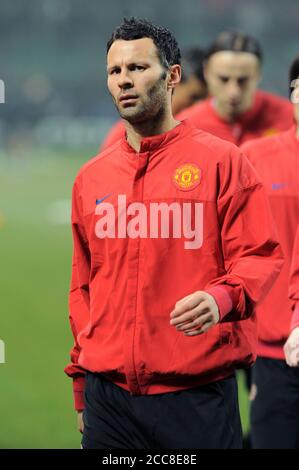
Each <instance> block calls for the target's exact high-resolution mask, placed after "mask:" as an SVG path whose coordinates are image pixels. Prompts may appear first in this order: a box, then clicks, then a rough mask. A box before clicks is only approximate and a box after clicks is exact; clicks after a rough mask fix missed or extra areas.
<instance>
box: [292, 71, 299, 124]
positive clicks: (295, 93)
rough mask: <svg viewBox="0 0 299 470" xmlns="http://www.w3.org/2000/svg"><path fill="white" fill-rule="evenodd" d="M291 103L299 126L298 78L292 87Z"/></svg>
mask: <svg viewBox="0 0 299 470" xmlns="http://www.w3.org/2000/svg"><path fill="white" fill-rule="evenodd" d="M291 100H292V103H293V105H294V117H295V121H296V123H297V125H298V126H299V77H298V78H297V79H296V80H294V82H293V86H292V99H291Z"/></svg>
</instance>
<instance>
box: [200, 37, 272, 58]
mask: <svg viewBox="0 0 299 470" xmlns="http://www.w3.org/2000/svg"><path fill="white" fill-rule="evenodd" d="M222 51H232V52H249V53H250V54H253V55H255V56H256V57H257V58H258V59H259V61H260V62H262V61H263V50H262V47H261V45H260V43H259V42H258V40H257V39H255V38H254V37H253V36H250V35H248V34H244V33H241V32H237V31H223V32H222V33H220V34H219V35H218V36H217V38H216V39H215V41H214V42H213V43H212V44H211V45H210V47H209V48H208V50H207V54H206V58H207V59H209V58H210V57H211V55H213V54H215V53H216V52H222Z"/></svg>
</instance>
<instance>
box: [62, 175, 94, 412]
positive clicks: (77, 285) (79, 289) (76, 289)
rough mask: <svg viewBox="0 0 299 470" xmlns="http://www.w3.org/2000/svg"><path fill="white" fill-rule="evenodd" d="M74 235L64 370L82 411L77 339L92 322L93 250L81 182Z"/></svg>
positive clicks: (82, 377) (82, 378)
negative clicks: (68, 345) (69, 346)
mask: <svg viewBox="0 0 299 470" xmlns="http://www.w3.org/2000/svg"><path fill="white" fill-rule="evenodd" d="M72 234H73V260H72V274H71V285H70V291H69V320H70V325H71V330H72V333H73V337H74V345H73V348H72V349H71V354H70V358H71V362H70V364H69V365H68V366H67V367H66V368H65V369H64V371H65V373H66V374H67V375H68V376H69V377H71V378H72V379H73V394H74V405H75V409H76V410H78V411H79V410H83V409H84V399H83V397H84V384H85V371H84V369H83V368H82V367H81V366H80V365H79V364H78V358H79V354H80V344H79V341H78V339H79V335H80V332H81V331H82V330H83V328H84V327H85V326H86V325H87V323H88V321H89V273H90V252H89V246H88V240H87V237H86V233H85V229H84V222H83V215H82V208H81V202H80V194H79V191H78V181H76V182H75V184H74V187H73V193H72Z"/></svg>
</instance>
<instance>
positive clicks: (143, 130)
mask: <svg viewBox="0 0 299 470" xmlns="http://www.w3.org/2000/svg"><path fill="white" fill-rule="evenodd" d="M178 124H179V121H177V120H176V119H174V117H173V116H172V114H171V115H169V116H167V117H165V116H164V117H163V118H162V119H157V118H153V119H151V120H149V121H145V122H141V123H137V124H131V123H129V122H128V121H125V128H126V132H127V142H128V143H129V144H130V146H131V147H132V148H133V149H134V150H135V151H136V152H139V151H140V145H141V140H142V139H143V138H144V137H150V136H154V135H159V134H164V133H165V132H168V131H171V129H174V127H176V126H177V125H178Z"/></svg>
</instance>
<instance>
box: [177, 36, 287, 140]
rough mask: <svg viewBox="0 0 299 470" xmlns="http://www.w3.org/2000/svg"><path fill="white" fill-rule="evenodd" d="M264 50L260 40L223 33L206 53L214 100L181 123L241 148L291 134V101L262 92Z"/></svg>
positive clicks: (186, 113) (189, 111) (205, 102)
mask: <svg viewBox="0 0 299 470" xmlns="http://www.w3.org/2000/svg"><path fill="white" fill-rule="evenodd" d="M261 66H262V50H261V47H260V45H259V43H258V42H257V41H256V39H254V38H252V37H251V36H247V35H244V34H242V33H236V32H223V33H221V34H220V35H219V36H218V38H217V39H216V40H215V42H214V43H213V44H212V45H211V47H210V48H209V50H208V52H207V61H206V64H205V66H204V75H205V78H206V81H207V84H208V90H209V95H210V98H207V99H206V100H203V101H201V102H200V103H198V104H195V105H194V106H192V107H191V108H188V109H186V110H184V111H183V112H182V113H180V114H179V115H178V116H177V118H178V119H180V120H182V119H190V120H191V122H192V123H193V124H194V125H195V126H196V127H198V129H202V130H204V131H207V132H211V133H212V134H214V135H217V136H218V137H221V138H222V139H226V140H229V141H231V142H234V143H235V144H237V145H240V144H242V143H244V142H246V141H247V140H250V139H253V138H256V137H262V136H265V135H271V134H275V133H277V132H279V131H283V130H287V129H289V128H290V127H291V125H292V124H293V113H292V106H291V104H290V103H289V102H288V100H286V99H284V98H280V97H278V96H275V95H273V94H271V93H266V92H265V91H261V90H257V86H258V83H259V81H260V78H261Z"/></svg>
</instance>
